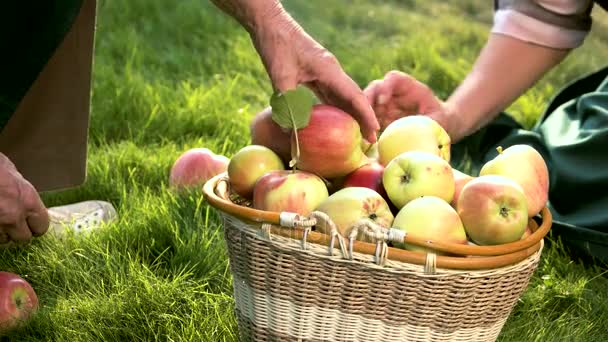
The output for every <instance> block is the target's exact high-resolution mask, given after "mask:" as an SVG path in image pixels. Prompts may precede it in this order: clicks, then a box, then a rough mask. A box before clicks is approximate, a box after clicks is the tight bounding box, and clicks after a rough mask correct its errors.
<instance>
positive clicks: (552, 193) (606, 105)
mask: <svg viewBox="0 0 608 342" xmlns="http://www.w3.org/2000/svg"><path fill="white" fill-rule="evenodd" d="M515 144H528V145H531V146H533V147H535V148H536V149H537V150H538V151H539V152H540V153H541V154H542V155H543V157H544V158H545V161H546V162H547V165H548V167H549V175H550V189H549V209H550V210H551V213H552V214H553V219H554V224H553V229H552V230H553V231H554V233H555V234H556V235H559V236H561V238H562V241H563V242H564V243H565V244H567V245H569V246H571V247H573V248H574V249H576V250H577V251H582V252H583V253H586V254H587V255H589V256H592V257H595V258H597V259H600V260H603V261H608V153H607V150H606V149H607V148H608V67H605V68H603V69H601V70H599V71H597V72H595V73H592V74H590V75H587V76H585V77H582V78H580V79H578V80H575V81H574V82H572V83H570V84H569V85H567V86H566V87H565V88H564V89H563V90H562V91H560V92H559V93H558V94H557V95H556V96H555V97H554V98H553V99H552V101H551V103H550V104H549V105H548V107H547V109H546V110H545V112H544V113H542V115H541V118H540V120H539V121H538V123H537V124H536V125H535V126H534V127H533V128H532V129H530V130H526V129H523V128H522V127H521V126H520V125H519V124H518V123H517V122H516V121H515V120H513V119H512V118H511V117H510V116H509V115H508V114H506V113H502V114H501V115H500V116H499V117H498V118H497V119H496V120H495V121H494V122H492V123H491V124H490V125H488V126H486V127H485V128H484V129H482V130H480V131H478V132H477V133H475V134H474V135H472V136H470V137H468V138H466V139H464V140H463V141H462V142H461V143H459V144H455V145H454V160H453V162H452V164H453V165H454V166H457V167H462V166H463V165H464V164H463V162H464V161H465V160H468V161H469V162H470V163H471V165H470V166H471V169H472V171H471V173H474V174H476V173H477V172H478V171H479V169H480V168H481V166H482V165H483V164H484V163H485V162H487V161H488V160H490V159H492V158H494V157H495V156H496V154H497V152H496V147H497V146H499V145H500V146H502V147H503V148H506V147H508V146H511V145H515Z"/></svg>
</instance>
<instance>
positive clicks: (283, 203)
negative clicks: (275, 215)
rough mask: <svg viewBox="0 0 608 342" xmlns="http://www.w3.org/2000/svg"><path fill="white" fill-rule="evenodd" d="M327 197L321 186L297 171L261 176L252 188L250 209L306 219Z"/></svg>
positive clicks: (273, 172) (271, 172)
mask: <svg viewBox="0 0 608 342" xmlns="http://www.w3.org/2000/svg"><path fill="white" fill-rule="evenodd" d="M328 196H329V193H328V190H327V186H326V185H325V182H324V181H323V180H322V179H321V178H320V177H318V176H316V175H315V174H312V173H310V172H305V171H299V170H295V171H294V170H275V171H270V172H267V173H265V174H264V175H263V176H262V177H260V178H259V179H258V181H257V182H256V183H255V186H254V188H253V204H252V205H253V207H254V208H255V209H259V210H266V211H276V212H283V211H285V212H291V213H297V214H300V215H308V214H310V213H311V212H312V211H313V210H315V209H316V208H317V207H318V206H319V205H320V204H321V203H322V202H323V201H324V200H325V199H326V198H327V197H328Z"/></svg>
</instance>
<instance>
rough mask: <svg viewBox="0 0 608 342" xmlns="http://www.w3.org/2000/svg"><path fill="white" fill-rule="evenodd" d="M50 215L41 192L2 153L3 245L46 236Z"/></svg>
mask: <svg viewBox="0 0 608 342" xmlns="http://www.w3.org/2000/svg"><path fill="white" fill-rule="evenodd" d="M48 227H49V216H48V212H47V209H46V207H45V206H44V204H43V202H42V200H41V199H40V196H38V192H37V191H36V189H34V187H33V186H32V184H30V183H29V182H28V181H27V180H25V179H24V178H23V177H22V176H21V174H20V173H19V172H18V171H17V169H16V168H15V165H14V164H13V163H12V162H11V161H10V160H9V159H8V158H7V157H6V156H5V155H3V154H1V153H0V245H4V244H7V243H9V242H15V243H24V242H28V241H30V240H31V239H32V236H40V235H42V234H44V233H45V232H46V231H47V230H48Z"/></svg>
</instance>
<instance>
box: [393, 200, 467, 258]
mask: <svg viewBox="0 0 608 342" xmlns="http://www.w3.org/2000/svg"><path fill="white" fill-rule="evenodd" d="M393 227H394V228H399V229H402V230H405V231H406V232H407V234H408V235H412V236H415V237H418V238H421V239H425V240H432V241H440V242H449V243H458V244H467V243H468V240H467V235H466V232H465V230H464V226H463V224H462V221H461V219H460V217H459V216H458V213H457V212H456V210H454V208H452V206H450V204H449V203H448V202H446V201H445V200H444V199H441V198H439V197H435V196H422V197H418V198H416V199H413V200H412V201H410V202H409V203H407V204H406V205H405V206H404V207H403V208H401V210H399V213H397V216H395V220H394V221H393ZM395 246H396V247H399V248H405V249H408V250H412V251H420V252H432V250H429V249H427V248H425V247H420V246H416V245H411V244H407V243H405V244H402V243H395ZM434 252H435V253H436V254H437V255H443V254H445V253H442V252H438V251H434Z"/></svg>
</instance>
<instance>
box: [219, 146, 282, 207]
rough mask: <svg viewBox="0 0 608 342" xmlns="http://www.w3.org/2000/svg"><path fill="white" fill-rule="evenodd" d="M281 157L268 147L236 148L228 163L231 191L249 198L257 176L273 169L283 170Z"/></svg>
mask: <svg viewBox="0 0 608 342" xmlns="http://www.w3.org/2000/svg"><path fill="white" fill-rule="evenodd" d="M284 169H285V165H284V164H283V161H282V160H281V158H280V157H279V156H278V155H277V154H276V153H274V152H273V151H272V150H271V149H270V148H268V147H266V146H262V145H248V146H245V147H243V148H241V149H240V150H238V151H237V152H236V153H235V154H234V155H233V156H232V158H230V162H229V163H228V179H229V180H230V187H231V188H232V191H234V192H235V193H237V194H239V195H240V196H242V197H244V198H247V199H251V197H252V196H253V187H254V185H255V182H256V181H257V180H258V178H260V177H262V176H263V175H264V174H265V173H267V172H269V171H274V170H284Z"/></svg>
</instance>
